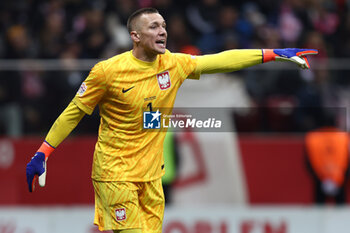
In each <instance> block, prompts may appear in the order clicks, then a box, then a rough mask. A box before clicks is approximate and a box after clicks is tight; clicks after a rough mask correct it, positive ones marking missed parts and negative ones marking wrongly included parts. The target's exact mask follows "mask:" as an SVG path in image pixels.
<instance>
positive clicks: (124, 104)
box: [73, 51, 199, 182]
mask: <svg viewBox="0 0 350 233" xmlns="http://www.w3.org/2000/svg"><path fill="white" fill-rule="evenodd" d="M196 66H197V59H196V57H193V56H191V55H187V54H179V53H170V52H169V51H166V52H165V54H161V55H159V56H158V57H157V59H156V60H155V61H154V62H144V61H141V60H138V59H137V58H135V57H134V56H133V55H132V51H128V52H125V53H122V54H120V55H117V56H114V57H112V58H110V59H108V60H105V61H102V62H100V63H98V64H96V65H95V66H94V68H93V69H92V70H91V72H90V74H89V76H88V77H87V78H86V80H85V81H84V82H83V84H82V85H81V88H80V89H79V91H78V92H77V95H76V96H75V97H74V99H73V102H74V103H75V104H76V105H77V106H78V107H79V108H80V109H82V110H83V111H85V112H86V113H87V114H91V113H92V111H93V110H94V108H95V107H96V105H98V107H99V113H100V116H101V121H100V127H99V137H98V141H97V144H96V147H95V152H94V159H93V168H92V178H93V179H94V180H98V181H131V182H145V181H151V180H155V179H158V178H160V177H161V176H162V175H163V174H164V166H163V165H164V160H163V141H164V137H165V133H164V132H159V131H157V132H155V131H150V130H147V129H143V112H145V111H150V106H152V110H153V111H157V110H158V109H164V110H162V112H161V113H162V114H166V115H170V114H171V108H172V107H173V105H174V102H175V97H176V93H177V90H178V88H179V87H180V86H181V84H182V83H183V81H184V80H185V79H186V78H199V74H196V73H194V70H195V68H196ZM160 76H162V79H161V78H160Z"/></svg>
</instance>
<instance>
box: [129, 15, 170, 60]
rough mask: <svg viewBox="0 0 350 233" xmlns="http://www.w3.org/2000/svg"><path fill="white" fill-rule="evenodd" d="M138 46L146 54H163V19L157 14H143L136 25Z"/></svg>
mask: <svg viewBox="0 0 350 233" xmlns="http://www.w3.org/2000/svg"><path fill="white" fill-rule="evenodd" d="M135 26H136V28H135V29H136V30H135V31H136V32H137V34H138V36H139V45H140V46H141V47H142V48H143V49H144V50H145V52H146V53H151V54H163V53H165V48H166V39H167V36H168V34H167V32H166V30H165V21H164V18H163V17H162V16H161V15H160V14H158V13H154V14H143V15H141V16H140V18H139V19H138V21H137V23H136V25H135Z"/></svg>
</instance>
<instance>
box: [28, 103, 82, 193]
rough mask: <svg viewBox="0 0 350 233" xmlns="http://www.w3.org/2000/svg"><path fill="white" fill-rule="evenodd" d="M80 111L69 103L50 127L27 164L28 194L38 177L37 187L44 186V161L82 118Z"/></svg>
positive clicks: (73, 104)
mask: <svg viewBox="0 0 350 233" xmlns="http://www.w3.org/2000/svg"><path fill="white" fill-rule="evenodd" d="M84 115H85V112H84V111H82V110H81V109H80V108H79V107H78V106H77V105H76V104H75V103H73V102H71V103H70V104H69V105H68V107H67V108H66V109H65V110H64V111H63V112H62V114H61V115H60V116H59V117H58V118H57V120H56V121H55V123H54V124H53V125H52V127H51V129H50V131H49V133H48V134H47V136H46V138H45V141H44V142H43V143H42V145H41V146H40V148H39V149H38V151H37V152H36V153H35V155H34V156H33V158H32V159H31V161H30V162H29V163H28V164H27V168H26V175H27V183H28V188H29V192H32V191H33V190H34V185H35V180H36V178H37V177H39V185H40V186H41V187H44V186H45V180H46V170H47V169H46V161H47V159H48V157H49V156H50V154H51V153H52V152H53V151H54V150H55V148H56V147H57V146H58V145H59V144H60V143H61V142H62V141H63V140H64V139H65V138H66V137H67V136H68V135H69V134H70V133H71V132H72V130H73V129H74V128H75V127H76V126H77V125H78V123H79V122H80V120H81V119H82V118H83V117H84Z"/></svg>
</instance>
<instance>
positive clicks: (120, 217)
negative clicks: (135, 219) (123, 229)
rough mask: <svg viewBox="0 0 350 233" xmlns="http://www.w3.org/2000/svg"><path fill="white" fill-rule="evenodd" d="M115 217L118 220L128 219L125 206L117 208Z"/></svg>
mask: <svg viewBox="0 0 350 233" xmlns="http://www.w3.org/2000/svg"><path fill="white" fill-rule="evenodd" d="M115 217H116V219H117V221H123V220H125V219H126V211H125V208H120V209H116V210H115Z"/></svg>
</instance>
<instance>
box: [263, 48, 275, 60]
mask: <svg viewBox="0 0 350 233" xmlns="http://www.w3.org/2000/svg"><path fill="white" fill-rule="evenodd" d="M275 60H276V54H275V53H274V52H273V49H263V50H262V62H263V63H265V62H269V61H275Z"/></svg>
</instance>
